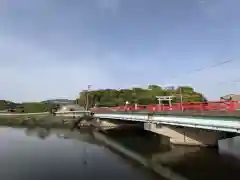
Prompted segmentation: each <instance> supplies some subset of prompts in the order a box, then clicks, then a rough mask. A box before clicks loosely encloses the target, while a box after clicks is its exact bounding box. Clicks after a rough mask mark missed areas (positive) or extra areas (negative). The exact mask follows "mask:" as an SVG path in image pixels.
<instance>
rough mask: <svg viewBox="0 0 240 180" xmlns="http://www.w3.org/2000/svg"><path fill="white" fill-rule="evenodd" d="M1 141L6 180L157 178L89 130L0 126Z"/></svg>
mask: <svg viewBox="0 0 240 180" xmlns="http://www.w3.org/2000/svg"><path fill="white" fill-rule="evenodd" d="M42 139H44V141H43V140H42ZM0 143H1V146H0V159H1V161H0V167H1V168H0V176H1V179H3V180H20V179H21V180H22V179H28V180H52V179H58V180H65V179H71V180H75V179H76V180H79V179H92V180H94V179H96V180H99V179H102V178H103V179H105V180H106V179H113V178H114V179H116V180H118V179H119V180H120V179H139V180H151V179H155V178H156V177H155V176H153V175H152V174H151V173H148V172H147V171H146V170H145V171H143V169H142V168H140V167H135V166H132V165H131V163H129V162H128V161H125V160H123V159H121V158H120V157H119V156H117V155H115V154H114V153H112V152H111V151H109V150H108V149H106V148H105V147H104V146H102V145H99V144H98V142H96V141H94V139H93V138H92V136H91V134H89V133H86V132H77V131H76V132H71V131H69V130H63V129H51V130H48V129H42V128H30V129H20V128H19V129H15V128H0ZM156 179H158V180H161V178H159V176H157V178H156Z"/></svg>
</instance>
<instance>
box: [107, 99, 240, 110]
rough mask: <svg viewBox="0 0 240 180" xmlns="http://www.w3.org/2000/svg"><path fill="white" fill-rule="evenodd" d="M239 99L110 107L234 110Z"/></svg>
mask: <svg viewBox="0 0 240 180" xmlns="http://www.w3.org/2000/svg"><path fill="white" fill-rule="evenodd" d="M238 109H240V101H209V102H184V103H182V104H181V103H175V104H172V105H171V106H169V105H158V104H152V105H125V106H117V107H111V108H109V110H112V111H229V112H232V111H236V110H238Z"/></svg>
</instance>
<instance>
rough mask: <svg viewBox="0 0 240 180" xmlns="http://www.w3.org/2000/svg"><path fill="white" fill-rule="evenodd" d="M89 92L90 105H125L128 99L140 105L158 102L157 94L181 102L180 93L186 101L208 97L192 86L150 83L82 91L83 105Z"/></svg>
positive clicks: (81, 102)
mask: <svg viewBox="0 0 240 180" xmlns="http://www.w3.org/2000/svg"><path fill="white" fill-rule="evenodd" d="M87 93H88V102H89V106H90V107H93V106H95V105H96V106H99V107H101V106H119V105H124V104H125V102H126V101H128V102H130V103H131V104H134V103H137V104H140V105H147V104H157V103H158V101H157V98H156V96H175V98H174V100H173V103H174V102H180V94H182V96H183V101H184V102H186V101H187V102H201V101H206V98H205V97H204V95H203V94H201V93H200V92H196V91H195V90H194V89H193V88H192V87H189V86H181V87H170V88H167V89H166V88H162V87H160V86H157V85H149V86H148V88H146V89H143V88H130V89H120V90H116V89H102V90H93V91H82V92H81V93H80V97H79V98H78V99H77V102H78V104H80V105H81V106H85V105H86V99H87V98H86V97H87V95H86V94H87Z"/></svg>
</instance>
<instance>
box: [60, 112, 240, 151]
mask: <svg viewBox="0 0 240 180" xmlns="http://www.w3.org/2000/svg"><path fill="white" fill-rule="evenodd" d="M82 114H83V112H82V111H71V112H70V111H68V112H59V113H58V112H57V113H56V116H64V117H79V116H82ZM94 118H95V120H96V122H98V124H100V125H101V126H104V127H105V129H112V128H117V127H119V126H124V125H125V126H127V125H129V124H131V125H132V124H139V125H142V127H143V128H144V129H145V130H147V131H151V132H153V133H156V134H159V135H161V141H162V142H165V143H172V144H176V145H193V146H214V147H215V146H217V144H218V140H220V139H224V138H230V137H234V136H237V135H238V134H240V117H234V116H199V115H198V116H193V115H192V116H190V115H185V116H183V115H181V116H180V115H173V114H172V115H170V114H168V115H167V114H159V113H150V112H120V111H113V112H105V113H100V112H96V113H95V114H94ZM107 127H108V128H107Z"/></svg>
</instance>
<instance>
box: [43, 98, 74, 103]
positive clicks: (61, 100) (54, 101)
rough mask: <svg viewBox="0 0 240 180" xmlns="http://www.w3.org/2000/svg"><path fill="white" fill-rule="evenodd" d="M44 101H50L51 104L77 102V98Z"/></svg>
mask: <svg viewBox="0 0 240 180" xmlns="http://www.w3.org/2000/svg"><path fill="white" fill-rule="evenodd" d="M42 103H49V104H75V100H69V99H50V100H46V101H42Z"/></svg>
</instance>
